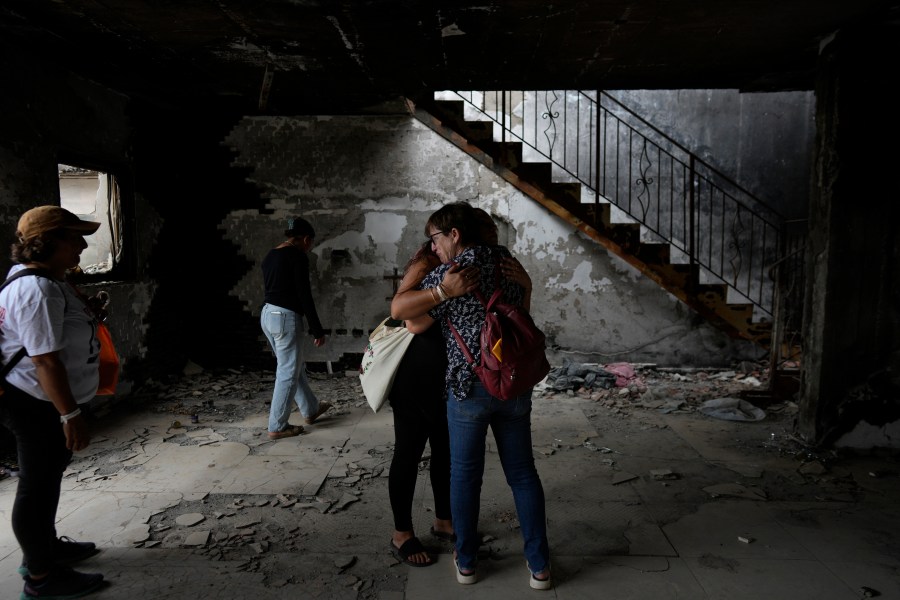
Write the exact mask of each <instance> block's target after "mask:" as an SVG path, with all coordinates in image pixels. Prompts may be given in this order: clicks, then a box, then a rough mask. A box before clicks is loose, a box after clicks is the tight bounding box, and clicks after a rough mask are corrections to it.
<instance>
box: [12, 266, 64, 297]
mask: <svg viewBox="0 0 900 600" xmlns="http://www.w3.org/2000/svg"><path fill="white" fill-rule="evenodd" d="M29 275H35V276H37V277H46V278H47V279H52V278H53V275H51V274H50V271H48V270H47V269H35V268H27V269H19V270H18V271H16V272H15V273H13V274H12V275H10V276H9V277H7V278H6V281H4V282H3V283H2V284H0V292H2V291H3V289H4V288H5V287H6V286H8V285H9V284H10V283H12V282H13V281H15V280H16V279H19V278H20V277H27V276H29Z"/></svg>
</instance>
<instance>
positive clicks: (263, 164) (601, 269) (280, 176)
mask: <svg viewBox="0 0 900 600" xmlns="http://www.w3.org/2000/svg"><path fill="white" fill-rule="evenodd" d="M225 143H226V144H227V146H228V147H229V148H230V149H231V150H232V151H233V152H234V153H235V154H236V159H235V163H234V164H235V166H238V167H241V168H245V169H247V170H249V171H250V174H249V181H250V182H252V183H253V184H255V185H256V187H257V188H258V189H259V190H260V194H261V195H262V197H263V200H264V202H265V208H264V210H255V209H254V210H235V211H232V212H230V213H228V214H227V215H226V216H225V218H224V219H223V220H222V222H221V223H220V225H219V227H220V229H221V230H222V231H223V232H224V234H225V236H226V238H227V239H228V240H229V241H230V242H232V243H234V244H236V245H237V246H238V247H239V254H240V255H241V257H242V258H244V259H246V260H248V261H250V262H252V263H253V267H252V268H251V269H250V270H248V272H247V273H246V275H245V276H244V277H243V278H242V279H241V280H240V281H239V282H238V283H237V285H236V286H234V287H233V288H232V289H231V290H229V294H231V295H233V296H235V297H237V298H240V299H241V301H242V302H243V304H244V307H245V310H246V311H248V312H249V313H250V314H252V315H253V316H254V317H255V318H258V314H259V307H260V304H261V301H262V278H261V274H260V270H259V263H260V261H261V260H262V257H263V256H264V255H265V253H266V252H267V251H268V250H269V249H270V248H272V247H273V246H275V245H277V244H278V243H279V242H280V241H282V239H283V235H282V233H283V229H284V227H285V223H286V220H287V218H288V217H289V216H291V215H295V214H299V215H302V216H304V217H306V218H308V219H309V220H310V221H311V222H312V223H313V225H314V226H315V228H316V245H315V247H314V248H313V249H312V252H311V265H312V285H313V288H314V294H315V297H316V299H317V307H318V311H319V314H320V316H321V318H322V321H323V324H324V325H325V326H326V327H328V328H330V329H331V330H332V332H331V335H330V337H329V340H328V343H327V344H326V346H324V347H323V348H320V349H316V348H313V347H312V346H311V344H310V345H309V348H308V351H309V354H308V356H309V360H311V361H319V360H337V359H339V358H340V357H341V356H342V355H343V354H345V353H361V352H362V349H363V347H364V346H365V343H364V338H363V335H364V333H365V334H367V333H368V331H370V330H371V329H372V328H373V327H374V326H375V325H377V324H378V323H379V322H380V321H381V320H382V319H383V318H384V317H385V316H387V314H388V308H389V298H390V296H391V294H392V291H393V288H392V280H391V279H390V277H391V276H392V275H393V272H394V269H397V270H399V271H400V273H401V274H402V269H403V266H404V264H405V262H406V260H407V259H408V257H409V256H410V255H411V254H412V252H413V251H414V250H415V248H416V247H417V245H418V244H420V243H421V242H422V241H423V240H424V239H425V238H424V225H425V222H426V220H427V218H428V216H429V215H430V214H431V213H432V212H433V211H434V210H436V209H437V208H439V207H440V206H442V205H443V204H445V203H447V202H453V201H458V200H465V201H469V202H470V203H472V204H473V205H475V206H478V207H481V208H484V209H485V210H487V211H488V212H489V213H491V214H492V215H493V216H494V218H495V221H496V222H497V223H498V225H499V227H500V242H501V243H503V244H505V245H507V246H508V247H509V248H510V249H511V250H512V252H513V253H514V254H515V255H516V256H517V257H518V258H519V259H520V260H521V261H522V263H523V264H524V266H525V267H526V269H528V271H529V273H530V275H531V277H532V280H533V281H534V294H533V302H532V307H533V313H534V317H535V320H536V321H537V323H538V325H539V326H540V327H541V328H542V329H544V331H545V332H546V333H547V335H548V341H549V344H550V345H551V360H552V361H553V362H556V363H559V362H561V361H562V359H563V358H564V357H570V358H572V359H573V360H576V361H582V362H614V361H621V360H627V361H632V362H652V363H657V364H661V365H683V366H691V365H693V366H709V365H723V364H728V363H729V362H731V361H733V360H737V359H747V358H759V357H760V356H761V355H764V353H763V352H761V351H760V350H759V349H758V348H756V347H753V346H751V345H749V344H747V343H744V342H738V341H734V340H732V339H730V338H728V337H727V336H725V335H724V334H722V333H720V332H719V331H718V330H716V329H714V328H712V327H711V326H710V325H708V324H707V323H706V322H705V321H703V320H702V319H700V318H698V317H697V315H696V314H695V313H693V312H692V311H691V310H689V309H688V308H686V307H685V306H684V305H682V304H681V303H680V302H678V301H677V300H676V299H675V298H674V297H672V296H671V295H670V294H668V293H667V292H665V291H664V290H662V289H661V288H659V287H657V286H656V285H655V284H654V283H652V282H651V281H649V280H647V279H646V278H644V277H642V276H641V275H640V274H639V273H638V272H637V271H635V270H634V269H632V268H631V267H630V266H628V265H627V264H626V263H624V262H623V261H621V260H619V259H618V258H617V257H615V256H612V255H610V254H609V253H608V252H607V251H606V250H605V249H603V248H601V247H599V246H598V245H597V244H595V243H594V242H592V241H591V240H589V239H587V238H586V237H584V236H583V235H582V234H580V233H579V232H578V231H576V230H575V229H574V228H572V226H571V225H569V224H567V223H565V222H563V221H562V220H560V219H558V218H557V217H555V216H554V215H552V214H551V213H549V212H548V211H547V210H546V209H544V208H543V207H541V206H540V205H538V204H537V203H535V202H534V201H532V200H531V199H529V198H528V197H527V196H525V195H524V194H522V193H521V192H519V191H518V190H516V189H514V188H512V187H511V186H509V185H508V184H507V183H506V182H504V181H503V180H502V179H501V178H500V177H498V176H497V175H495V174H494V173H493V172H491V171H490V170H488V169H486V168H485V167H483V166H482V165H481V164H479V163H478V162H477V161H475V160H474V159H472V158H470V157H469V156H467V155H466V154H464V153H462V152H461V151H460V150H459V149H457V148H456V147H454V146H452V145H451V144H449V143H448V142H447V141H446V140H444V139H443V138H441V137H440V136H438V135H437V134H435V133H434V132H432V131H431V130H429V129H428V128H426V127H425V126H424V125H422V124H421V123H419V122H418V121H416V120H415V119H414V118H413V117H410V116H407V115H399V116H387V117H318V118H287V117H248V118H245V119H243V120H241V121H240V123H238V124H237V126H236V127H235V128H234V129H233V130H232V132H231V133H230V134H229V135H228V137H227V139H226V141H225ZM259 340H260V346H261V347H263V348H264V347H265V346H264V342H263V341H262V338H261V337H260V338H259Z"/></svg>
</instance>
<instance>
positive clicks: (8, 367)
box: [0, 268, 53, 381]
mask: <svg viewBox="0 0 900 600" xmlns="http://www.w3.org/2000/svg"><path fill="white" fill-rule="evenodd" d="M31 275H34V276H35V277H45V278H47V279H52V278H53V276H52V275H51V274H50V271H48V270H47V269H34V268H29V269H19V270H18V271H16V272H15V273H13V274H12V275H10V276H9V277H7V278H6V281H4V282H3V283H2V284H0V292H2V291H3V289H4V288H6V286H8V285H9V284H10V283H12V282H13V281H15V280H16V279H19V278H20V277H28V276H31ZM27 355H28V352H27V351H26V350H25V348H24V347H22V348H19V351H18V352H16V353H15V354H13V357H12V358H11V359H10V360H9V362H8V363H6V364H5V365H3V368H2V369H0V381H3V380H5V379H6V376H7V375H9V372H10V371H12V370H13V367H15V366H16V365H17V364H19V361H20V360H22V359H23V358H25V356H27Z"/></svg>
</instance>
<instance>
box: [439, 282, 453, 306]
mask: <svg viewBox="0 0 900 600" xmlns="http://www.w3.org/2000/svg"><path fill="white" fill-rule="evenodd" d="M437 291H438V296H440V297H441V302H445V301H446V300H447V299H449V298H450V294H448V293H447V290H445V289H444V284H443V283H439V284H438V285H437Z"/></svg>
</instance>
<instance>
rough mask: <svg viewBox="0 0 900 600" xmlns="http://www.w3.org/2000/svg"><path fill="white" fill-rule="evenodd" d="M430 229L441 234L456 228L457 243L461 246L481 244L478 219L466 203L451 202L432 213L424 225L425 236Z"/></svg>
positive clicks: (470, 206) (473, 210)
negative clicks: (457, 233) (457, 232)
mask: <svg viewBox="0 0 900 600" xmlns="http://www.w3.org/2000/svg"><path fill="white" fill-rule="evenodd" d="M431 228H434V229H437V230H438V231H443V232H449V231H450V230H451V229H453V228H456V230H457V231H459V242H460V244H462V245H463V246H470V245H472V244H479V243H481V239H480V238H481V227H480V225H479V219H478V216H477V215H476V213H475V209H474V208H473V207H472V205H471V204H469V203H468V202H451V203H450V204H445V205H444V206H442V207H441V208H439V209H437V210H436V211H434V213H432V215H431V216H430V217H429V218H428V222H427V223H425V235H426V236H427V235H428V230H429V229H431Z"/></svg>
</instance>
